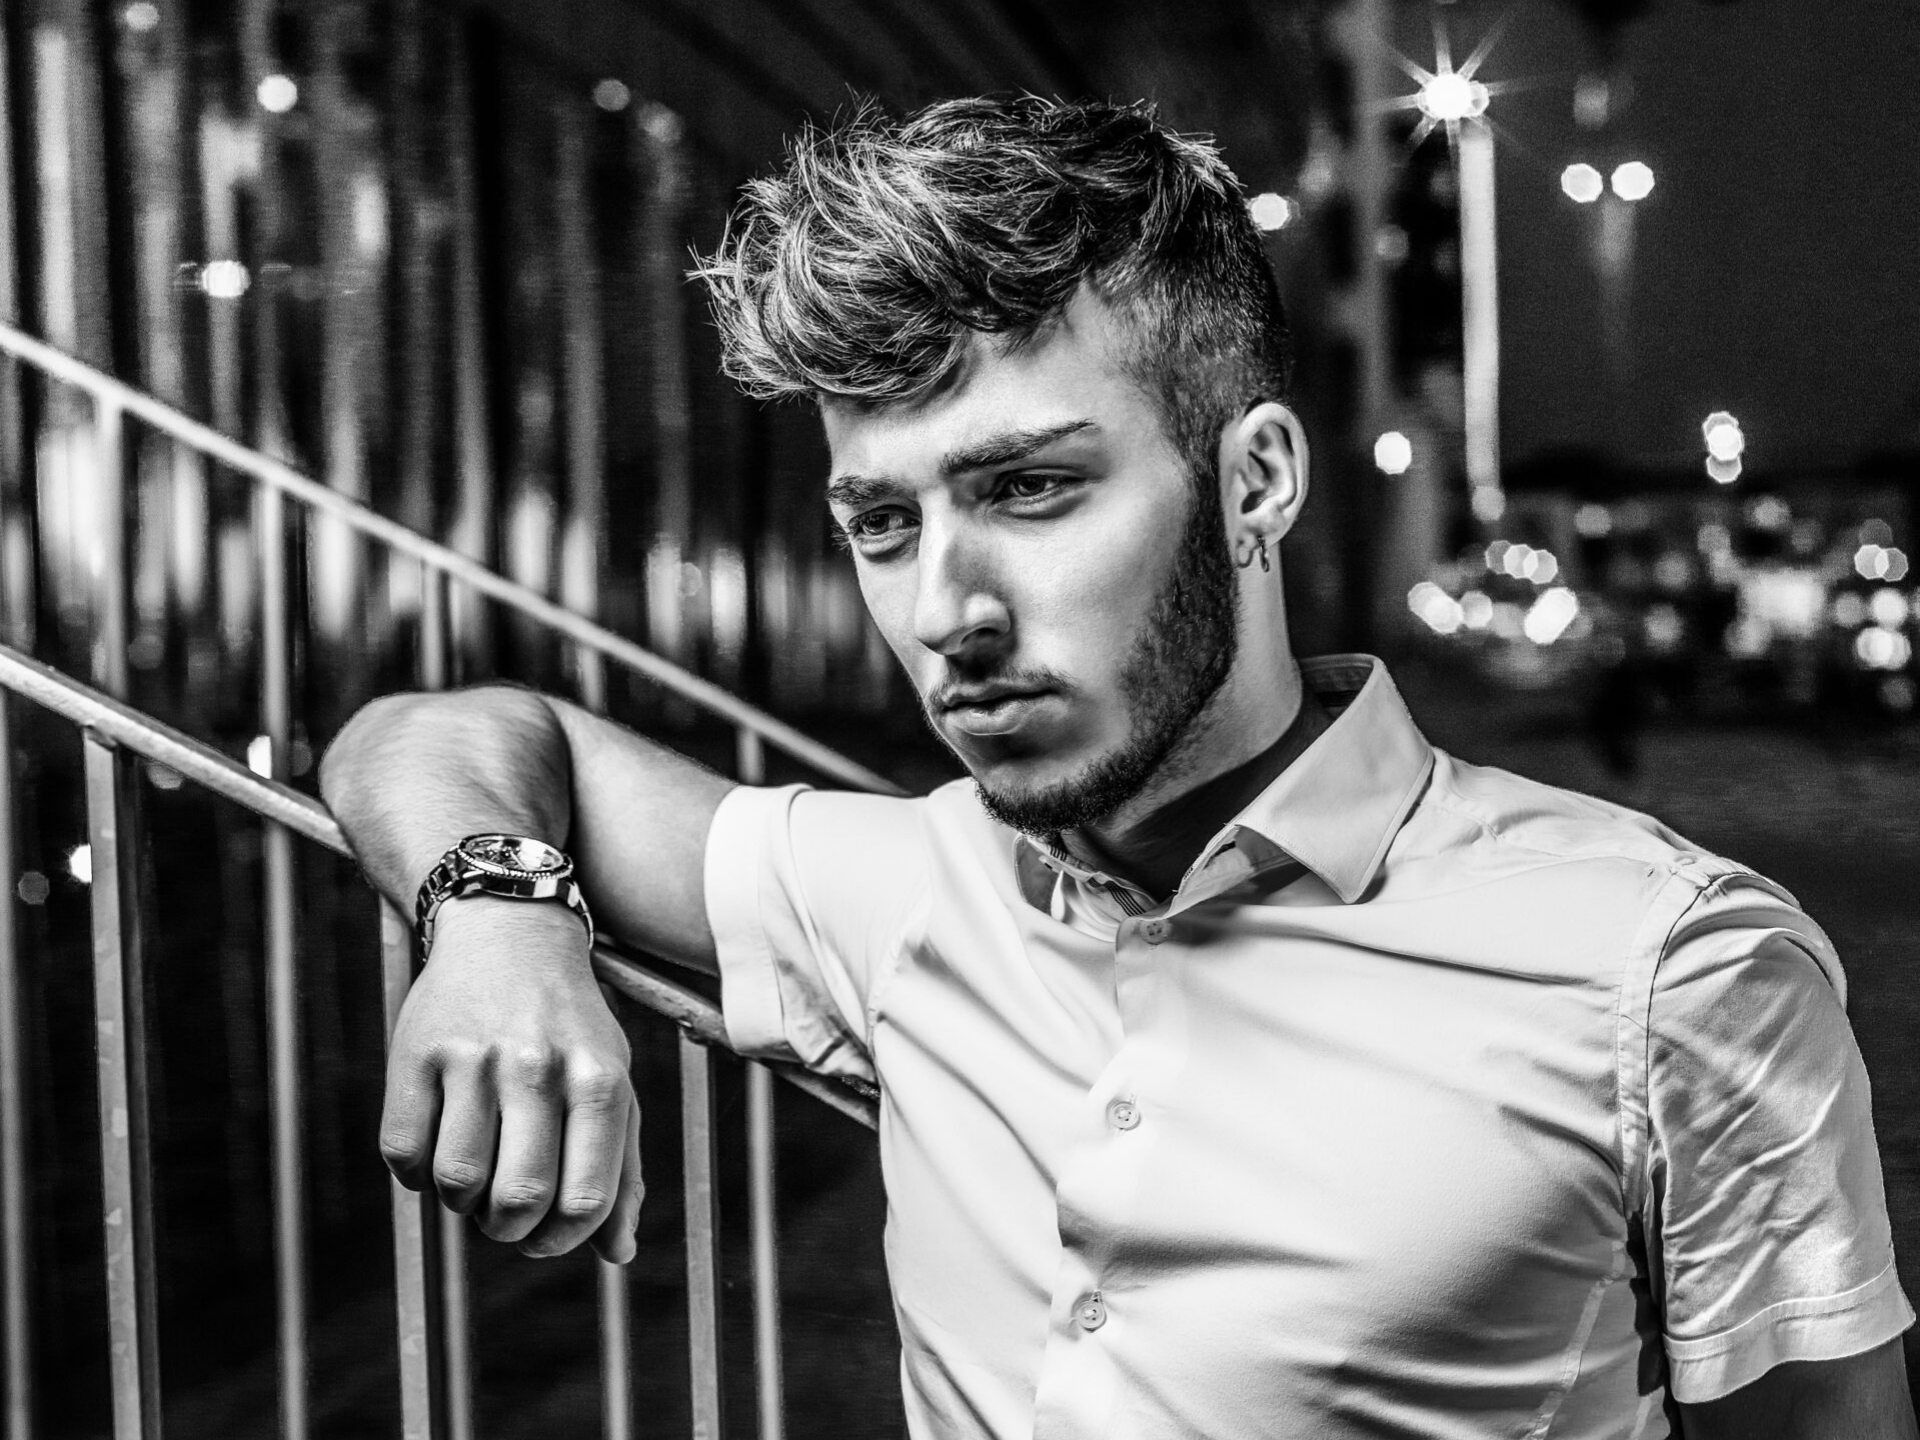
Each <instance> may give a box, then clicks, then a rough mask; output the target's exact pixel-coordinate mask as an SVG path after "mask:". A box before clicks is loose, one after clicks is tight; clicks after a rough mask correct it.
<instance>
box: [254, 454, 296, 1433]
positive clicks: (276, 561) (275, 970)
mask: <svg viewBox="0 0 1920 1440" xmlns="http://www.w3.org/2000/svg"><path fill="white" fill-rule="evenodd" d="M253 506H254V509H253V524H254V536H253V538H254V551H255V555H256V557H257V559H258V563H259V567H260V569H259V579H260V723H261V729H262V733H263V737H264V738H265V740H266V742H267V743H266V753H265V755H264V756H258V757H256V759H255V768H256V769H258V770H259V771H260V772H261V773H262V774H264V775H265V776H266V778H267V779H269V780H280V781H284V780H286V779H287V777H288V773H289V769H288V759H289V755H290V753H291V749H292V745H293V656H292V650H291V645H292V634H291V629H290V625H291V620H290V614H291V610H290V603H289V597H288V593H287V531H286V502H285V501H284V499H283V498H282V496H281V494H280V492H279V491H278V490H276V489H274V488H273V487H272V486H271V485H260V486H257V487H255V489H254V495H253ZM263 760H264V762H265V763H264V764H262V763H260V762H261V761H263ZM262 831H263V833H262V835H261V861H262V871H263V875H262V883H263V886H264V892H265V893H264V895H263V897H262V898H263V902H264V903H263V907H262V908H263V910H264V912H265V917H266V969H267V1049H268V1053H269V1056H270V1060H269V1066H268V1073H269V1076H270V1080H269V1083H268V1089H267V1093H268V1098H269V1105H270V1118H269V1129H270V1130H271V1133H272V1148H273V1273H274V1295H275V1301H276V1310H277V1316H278V1321H279V1355H280V1434H281V1440H306V1436H307V1432H308V1425H309V1421H308V1406H307V1398H308V1397H307V1351H308V1346H307V1225H306V1219H307V1217H306V1194H307V1186H306V1154H305V1150H304V1137H305V1126H304V1124H303V1123H302V1119H303V1113H304V1110H305V1105H304V1097H303V1095H302V1082H301V1075H300V1051H301V1043H300V1041H301V1024H300V992H299V982H298V977H297V974H296V968H297V957H296V954H295V942H294V935H295V925H296V923H297V921H296V916H295V913H294V912H295V900H294V874H293V836H292V835H291V834H289V833H288V832H287V830H286V829H285V828H284V827H282V826H279V825H276V824H274V823H273V822H272V821H263V822H262Z"/></svg>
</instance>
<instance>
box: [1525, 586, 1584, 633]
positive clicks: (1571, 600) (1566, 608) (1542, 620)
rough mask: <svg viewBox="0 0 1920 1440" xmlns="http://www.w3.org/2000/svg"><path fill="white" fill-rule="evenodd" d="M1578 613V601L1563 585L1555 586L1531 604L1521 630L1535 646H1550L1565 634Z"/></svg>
mask: <svg viewBox="0 0 1920 1440" xmlns="http://www.w3.org/2000/svg"><path fill="white" fill-rule="evenodd" d="M1579 613H1580V600H1579V597H1578V596H1576V595H1575V594H1574V593H1573V591H1571V590H1569V589H1567V588H1566V587H1565V586H1564V585H1556V586H1554V587H1553V589H1551V590H1548V591H1546V592H1545V593H1544V594H1542V595H1541V597H1540V598H1539V599H1538V600H1536V601H1534V602H1533V606H1532V608H1531V609H1529V610H1528V611H1527V618H1526V619H1525V620H1524V621H1523V622H1522V624H1521V628H1522V630H1523V631H1524V633H1525V634H1526V637H1527V638H1528V639H1529V640H1531V641H1533V643H1534V644H1536V645H1551V644H1553V642H1554V641H1556V640H1558V639H1559V638H1560V637H1561V636H1562V635H1564V634H1566V631H1567V626H1569V625H1571V624H1572V623H1573V617H1574V616H1576V615H1578V614H1579Z"/></svg>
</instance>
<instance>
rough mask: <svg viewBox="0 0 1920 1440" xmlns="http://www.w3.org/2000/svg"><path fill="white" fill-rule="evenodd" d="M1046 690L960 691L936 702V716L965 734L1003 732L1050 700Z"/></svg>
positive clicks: (1005, 732) (1022, 723)
mask: <svg viewBox="0 0 1920 1440" xmlns="http://www.w3.org/2000/svg"><path fill="white" fill-rule="evenodd" d="M1052 698H1053V696H1052V692H1050V691H1047V690H1012V689H1006V688H1002V687H986V688H982V689H980V690H974V691H960V692H957V693H956V694H954V695H952V696H950V697H948V698H946V699H944V700H942V701H941V703H940V715H941V718H942V719H943V720H945V721H946V722H947V723H948V724H950V725H952V726H953V727H954V729H956V730H960V731H964V732H965V733H966V734H969V735H1006V734H1010V733H1011V732H1013V731H1015V730H1018V729H1019V728H1020V727H1021V726H1022V725H1025V724H1026V723H1027V722H1028V721H1030V720H1031V719H1032V718H1033V717H1034V714H1035V713H1036V712H1037V711H1038V710H1039V709H1040V708H1041V707H1042V706H1043V705H1045V704H1046V703H1047V701H1048V700H1050V699H1052Z"/></svg>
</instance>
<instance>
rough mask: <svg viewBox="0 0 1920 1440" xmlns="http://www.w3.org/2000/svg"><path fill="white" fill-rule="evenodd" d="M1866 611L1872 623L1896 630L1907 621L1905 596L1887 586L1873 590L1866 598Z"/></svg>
mask: <svg viewBox="0 0 1920 1440" xmlns="http://www.w3.org/2000/svg"><path fill="white" fill-rule="evenodd" d="M1867 613H1868V614H1869V615H1871V616H1872V617H1873V623H1874V624H1876V625H1884V626H1886V627H1887V629H1889V630H1898V629H1899V628H1900V627H1901V626H1902V625H1904V624H1905V623H1906V621H1907V597H1906V596H1904V595H1902V594H1901V593H1900V592H1899V591H1898V590H1895V589H1893V588H1891V587H1888V586H1883V587H1882V588H1880V589H1878V590H1876V591H1874V592H1873V594H1872V595H1871V596H1870V597H1869V598H1868V600H1867Z"/></svg>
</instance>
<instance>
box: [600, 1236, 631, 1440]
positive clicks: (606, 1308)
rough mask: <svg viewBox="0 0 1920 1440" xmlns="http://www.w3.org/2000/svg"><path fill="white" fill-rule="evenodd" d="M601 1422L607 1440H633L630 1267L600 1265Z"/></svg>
mask: <svg viewBox="0 0 1920 1440" xmlns="http://www.w3.org/2000/svg"><path fill="white" fill-rule="evenodd" d="M598 1273H599V1286H600V1418H601V1433H602V1434H603V1435H604V1436H605V1437H606V1440H633V1323H632V1299H631V1296H630V1293H629V1291H628V1289H627V1267H626V1266H624V1265H615V1264H613V1263H612V1262H611V1261H608V1260H602V1261H600V1262H599V1263H598Z"/></svg>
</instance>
